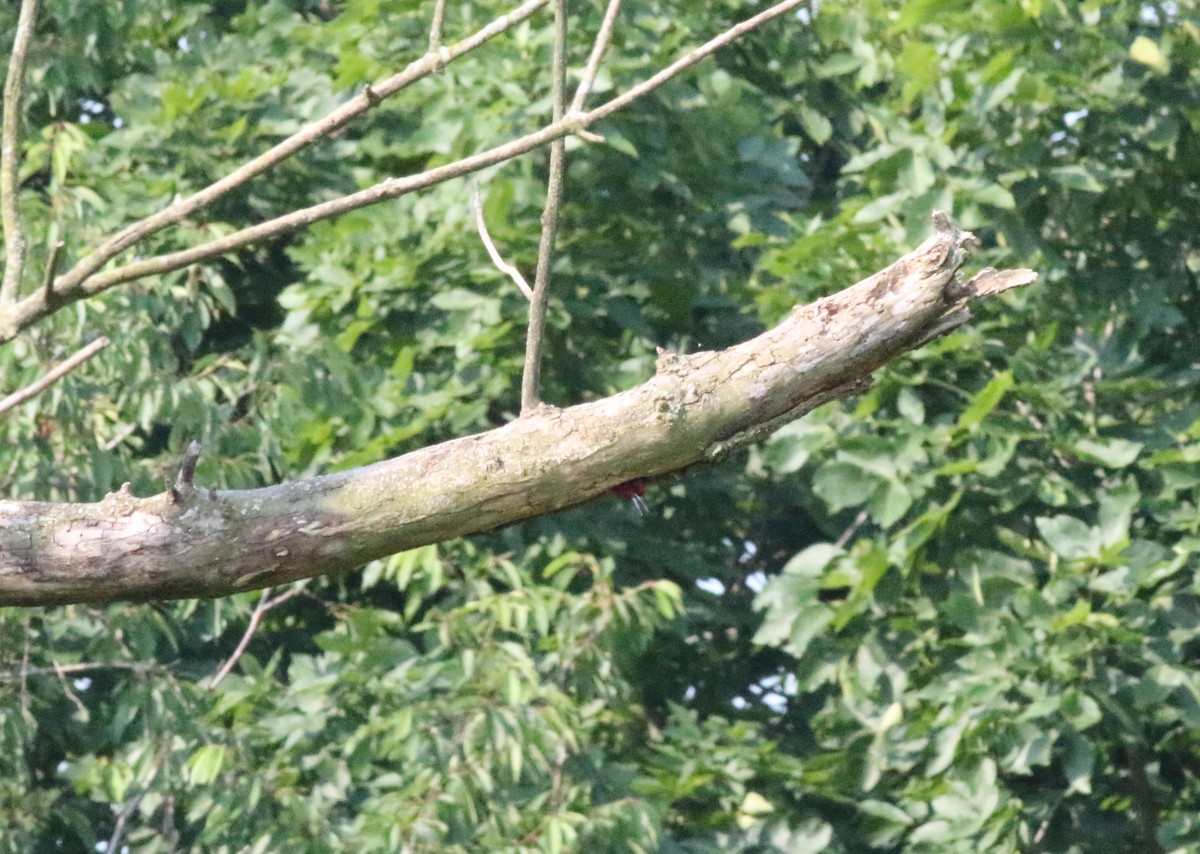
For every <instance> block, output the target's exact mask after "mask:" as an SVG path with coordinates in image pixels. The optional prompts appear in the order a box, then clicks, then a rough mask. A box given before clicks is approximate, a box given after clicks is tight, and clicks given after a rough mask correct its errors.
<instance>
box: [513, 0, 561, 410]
mask: <svg viewBox="0 0 1200 854" xmlns="http://www.w3.org/2000/svg"><path fill="white" fill-rule="evenodd" d="M550 74H551V85H550V98H551V100H552V102H553V109H552V113H551V118H552V121H553V123H555V124H557V123H558V122H561V121H562V118H563V114H564V112H565V111H566V98H567V2H566V0H555V2H554V56H553V59H552V60H551V70H550ZM565 154H566V143H565V141H564V140H563V138H562V137H559V138H558V139H556V140H554V141H553V142H551V143H550V175H549V177H548V178H547V179H546V207H545V208H544V209H543V210H542V236H541V239H540V240H539V241H538V257H537V271H536V272H535V274H534V277H533V299H531V300H530V301H529V328H528V330H527V332H526V336H525V369H524V372H523V373H522V374H521V414H522V415H527V414H529V413H530V412H532V411H533V410H534V409H536V408H537V407H538V406H539V405H540V404H541V393H540V386H541V378H542V339H543V338H544V337H545V331H546V306H547V305H548V304H549V302H550V262H551V260H552V259H553V257H554V239H555V238H556V237H557V236H558V208H559V205H560V204H561V203H562V195H563V159H564V156H565Z"/></svg>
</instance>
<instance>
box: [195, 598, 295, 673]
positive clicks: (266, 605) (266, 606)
mask: <svg viewBox="0 0 1200 854" xmlns="http://www.w3.org/2000/svg"><path fill="white" fill-rule="evenodd" d="M303 589H304V585H303V583H300V584H296V585H295V586H294V587H292V588H291V589H290V590H287V591H285V592H283V593H280V594H279V595H278V596H276V597H275V598H274V599H269V598H267V597H268V596H269V595H270V593H271V589H270V588H269V587H268V588H267V589H265V590H263V592H262V595H261V596H259V597H258V604H257V605H256V606H255V607H254V612H253V613H252V614H251V615H250V623H249V624H248V625H247V626H246V631H245V633H244V634H243V635H242V639H241V640H240V641H238V645H237V648H236V649H234V651H233V654H232V655H231V656H229V660H228V661H226V662H225V663H224V664H223V665H221V669H220V670H218V671H217V672H216V674H215V675H214V676H213V678H212V681H211V682H209V683H208V687H209V688H216V687H217V686H218V685H220V684H221V681H222V680H223V679H224V678H225V677H226V676H228V675H229V671H231V670H233V666H234V665H235V664H237V663H238V659H240V658H241V657H242V654H243V653H244V652H245V651H246V647H248V646H249V645H250V639H251V638H252V637H254V633H255V632H256V631H257V630H258V624H259V623H260V622H262V618H263V616H264V615H265V614H266V613H267V612H268V611H270V610H271V609H272V608H277V607H279V606H280V605H282V604H283V603H284V602H286V601H287V600H289V599H291V598H292V597H293V596H295V595H296V594H297V593H299V592H300V591H301V590H303Z"/></svg>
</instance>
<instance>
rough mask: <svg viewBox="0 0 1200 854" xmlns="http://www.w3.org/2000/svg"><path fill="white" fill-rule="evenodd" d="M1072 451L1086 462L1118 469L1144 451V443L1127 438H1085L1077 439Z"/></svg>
mask: <svg viewBox="0 0 1200 854" xmlns="http://www.w3.org/2000/svg"><path fill="white" fill-rule="evenodd" d="M1071 451H1072V453H1074V454H1075V456H1077V457H1079V458H1080V459H1081V460H1085V461H1086V462H1089V463H1095V464H1096V465H1100V466H1104V467H1105V468H1113V469H1117V468H1124V467H1125V466H1128V465H1130V464H1131V463H1133V461H1134V460H1136V459H1137V456H1138V454H1140V453H1141V452H1142V445H1141V443H1139V442H1130V441H1127V440H1125V439H1107V440H1103V441H1096V440H1094V439H1086V438H1085V439H1080V440H1079V441H1077V442H1076V443H1075V444H1074V445H1073V446H1072V447H1071Z"/></svg>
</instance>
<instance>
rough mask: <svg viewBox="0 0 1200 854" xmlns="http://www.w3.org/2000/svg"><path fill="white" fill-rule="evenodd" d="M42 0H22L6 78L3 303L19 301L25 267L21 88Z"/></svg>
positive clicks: (0, 155)
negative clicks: (21, 202)
mask: <svg viewBox="0 0 1200 854" xmlns="http://www.w3.org/2000/svg"><path fill="white" fill-rule="evenodd" d="M37 11H38V0H22V2H21V13H20V15H18V16H17V33H16V36H15V37H14V38H13V51H12V57H11V58H10V59H9V61H8V77H6V78H5V80H4V124H3V129H2V130H0V222H2V223H3V226H4V280H3V281H2V282H0V305H4V306H7V305H10V304H12V303H14V302H16V299H17V289H18V288H19V286H20V284H21V273H22V272H24V270H25V235H24V233H23V232H22V230H21V212H20V209H19V205H18V203H17V196H18V189H19V187H18V181H17V170H18V166H19V165H20V163H19V161H20V158H19V156H18V155H19V152H18V148H19V146H20V130H21V90H22V89H23V88H24V86H25V59H26V57H27V55H28V53H29V43H30V42H31V41H32V40H33V25H34V21H36V20H37Z"/></svg>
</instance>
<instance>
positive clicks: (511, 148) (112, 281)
mask: <svg viewBox="0 0 1200 854" xmlns="http://www.w3.org/2000/svg"><path fill="white" fill-rule="evenodd" d="M546 2H549V0H536V3H537V5H538V6H539V7H540V6H541V5H544V4H545V3H546ZM806 2H808V0H784V2H781V3H777V4H776V5H774V6H772V7H770V8H769V9H767V10H765V11H763V12H761V13H759V14H758V15H755V16H754V17H752V18H748V19H747V20H745V21H742V22H741V23H739V24H737V25H735V26H733V27H731V28H730V29H728V30H726V31H725V32H723V33H721V34H720V35H718V36H716V37H715V38H712V39H710V40H709V41H707V42H705V43H704V44H703V45H701V46H700V47H698V48H696V49H694V50H692V51H690V52H688V53H687V54H685V55H684V56H682V57H680V58H679V59H678V60H676V61H675V62H673V63H671V64H670V65H669V66H667V67H666V68H664V69H662V70H661V71H659V72H658V73H656V74H654V75H652V76H651V77H649V78H647V79H646V80H644V81H642V82H641V83H639V84H637V85H636V86H634V87H633V88H632V89H629V90H628V91H626V92H624V93H623V94H621V95H618V96H617V97H615V98H612V99H611V100H609V101H606V102H605V103H603V104H601V105H600V106H598V107H596V108H594V109H592V110H589V111H587V112H582V113H581V112H568V113H567V114H566V115H564V116H563V117H562V118H561V119H559V120H558V121H554V122H551V123H550V124H549V125H546V126H545V127H543V128H542V129H540V130H537V131H534V132H532V133H529V134H526V135H525V136H522V137H519V138H517V139H515V140H511V141H509V142H507V143H504V144H502V145H498V146H496V147H494V148H491V149H488V150H486V151H482V152H479V153H478V154H473V155H471V156H469V157H464V158H463V159H461V160H458V161H455V162H454V163H448V164H446V165H444V166H439V167H436V168H433V169H429V170H427V171H425V172H421V173H418V174H416V175H409V176H406V177H403V178H388V179H386V180H384V181H381V182H379V183H378V184H376V185H374V186H373V187H368V188H367V189H365V190H360V191H359V192H356V193H351V194H350V195H347V196H343V197H342V198H340V199H333V200H331V201H328V202H323V203H321V204H317V205H312V206H311V207H307V208H303V209H301V210H297V211H293V212H291V213H289V214H285V215H283V216H280V217H277V218H275V219H273V220H269V221H267V222H264V223H260V224H258V225H253V226H250V227H248V228H243V229H241V230H240V231H236V232H234V233H232V234H229V235H226V236H225V237H222V238H218V239H216V240H212V241H209V242H208V243H204V244H201V245H199V246H194V247H192V248H191V249H185V250H182V251H179V252H173V253H170V254H166V255H160V256H158V257H156V258H150V259H147V260H144V261H135V262H133V263H130V264H126V265H124V266H122V267H118V268H116V269H114V270H109V271H107V272H104V273H100V274H98V275H91V273H92V272H94V270H92V271H90V272H89V273H88V275H89V276H90V278H88V277H87V276H85V277H83V278H86V279H87V280H86V281H83V280H82V279H81V278H80V276H79V274H78V273H77V272H76V271H75V270H72V271H71V272H70V273H68V274H65V275H64V276H63V277H62V278H61V279H60V280H59V282H58V284H57V286H56V289H55V299H54V301H53V304H50V303H49V302H48V301H47V300H46V299H45V296H44V295H43V294H42V293H35V294H31V295H30V296H28V297H26V298H25V299H23V300H21V301H20V302H18V303H17V304H16V305H14V306H13V307H12V311H11V312H10V317H9V318H8V321H9V322H8V326H7V327H0V344H3V343H4V342H6V341H9V340H11V339H12V337H13V335H15V333H16V331H18V330H20V329H23V328H25V327H27V326H29V325H30V324H32V323H34V322H36V321H38V320H40V319H41V318H43V317H45V316H47V315H49V314H50V313H52V312H53V311H54V310H56V309H58V308H61V307H62V306H63V305H65V304H68V303H70V302H74V301H76V300H79V299H83V298H85V297H87V296H92V295H95V294H98V293H101V292H103V291H106V290H108V289H109V288H111V287H114V286H116V285H119V284H123V283H125V282H129V281H133V280H134V279H140V278H144V277H146V276H152V275H158V274H161V273H168V272H171V271H173V270H178V269H180V268H181V267H186V266H188V265H189V264H193V263H196V262H197V261H203V260H205V259H208V258H214V257H217V256H220V255H224V254H226V253H228V252H232V251H235V250H237V249H240V248H242V247H243V246H246V245H249V244H251V243H257V242H259V241H261V240H265V239H268V238H272V237H276V236H278V235H280V234H284V233H286V232H289V231H294V230H295V229H298V228H302V227H304V226H307V225H311V224H312V223H315V222H319V221H321V220H325V219H329V218H331V217H334V216H338V215H340V214H343V213H347V212H349V211H353V210H358V209H359V208H363V207H367V206H369V205H373V204H377V203H379V202H382V201H386V200H388V199H394V198H398V197H400V196H403V195H406V194H408V193H411V192H414V191H416V190H423V189H425V188H427V187H432V186H434V185H436V184H441V183H443V182H445V181H448V180H450V179H452V178H458V177H462V176H464V175H469V174H471V173H473V172H477V171H479V170H480V169H484V168H486V167H488V166H493V165H495V164H497V163H503V162H504V161H506V160H511V159H513V158H514V157H517V156H519V155H521V154H525V153H526V152H529V151H533V150H535V149H538V148H541V147H542V146H544V145H546V144H548V143H551V142H554V141H555V140H559V139H562V138H564V137H566V136H569V135H571V134H580V132H581V131H586V128H587V127H588V125H590V124H592V123H594V122H596V121H598V120H600V119H602V118H605V117H607V116H609V115H611V114H612V113H614V112H616V111H617V110H620V109H622V108H623V107H627V106H629V104H631V103H632V102H633V101H635V100H637V99H638V98H640V97H642V96H643V95H645V94H647V93H649V92H651V91H653V90H654V89H656V88H657V87H659V86H662V85H663V84H664V83H666V82H667V81H668V80H670V79H671V78H673V77H675V76H677V75H678V74H680V73H681V72H683V71H684V70H686V69H688V68H690V67H691V66H692V65H695V64H696V63H697V62H700V61H701V60H702V59H705V58H707V57H708V56H711V55H712V54H713V53H715V52H716V51H717V50H719V49H720V48H722V47H724V46H725V45H727V44H729V43H730V42H731V41H733V40H735V39H736V38H738V37H739V36H742V35H744V34H745V33H747V32H749V31H750V30H752V29H754V28H755V27H758V26H760V25H761V24H764V23H766V22H767V21H769V20H771V19H773V18H777V17H779V16H780V15H782V14H784V13H786V12H788V11H790V10H792V9H795V8H796V7H798V6H801V5H803V4H804V3H806ZM529 5H531V4H526V6H529ZM521 8H522V9H524V8H526V7H524V6H523V7H521ZM512 14H516V13H515V12H514V13H512ZM481 32H482V31H481ZM476 35H478V34H476ZM423 61H424V60H421V62H423ZM410 67H411V66H410ZM243 168H245V167H243ZM214 186H215V185H214ZM136 227H137V226H131V228H136ZM126 231H128V229H127V230H126ZM123 233H124V232H123ZM99 251H100V250H97V252H99ZM94 255H95V253H93V255H90V256H88V258H85V259H84V261H83V262H81V263H85V262H87V263H90V260H89V259H92V258H93V256H94ZM77 269H78V265H77ZM97 269H98V268H97ZM68 276H70V277H72V278H68Z"/></svg>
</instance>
